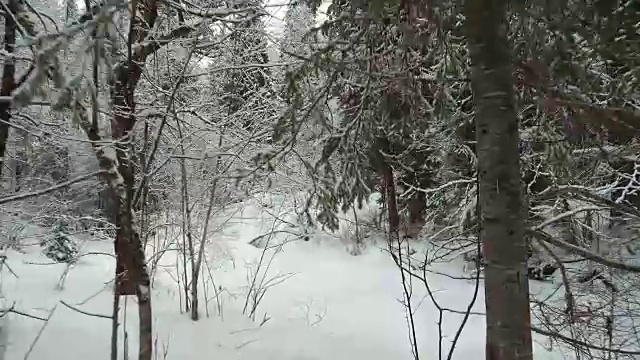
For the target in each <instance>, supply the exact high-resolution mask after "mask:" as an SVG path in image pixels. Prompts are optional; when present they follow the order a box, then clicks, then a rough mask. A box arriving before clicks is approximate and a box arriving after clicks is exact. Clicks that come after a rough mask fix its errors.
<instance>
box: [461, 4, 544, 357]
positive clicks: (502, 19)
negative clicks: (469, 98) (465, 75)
mask: <svg viewBox="0 0 640 360" xmlns="http://www.w3.org/2000/svg"><path fill="white" fill-rule="evenodd" d="M507 3H508V1H507V0H467V1H466V3H465V15H466V19H467V20H466V21H467V23H466V30H467V34H468V42H469V50H470V54H471V66H472V67H471V86H472V90H473V98H474V103H475V115H476V119H475V121H476V139H477V154H478V180H479V198H480V209H481V226H482V228H481V232H480V241H481V242H482V244H483V250H484V256H485V260H486V263H487V264H486V267H485V302H486V313H487V316H486V322H487V343H486V359H487V360H516V359H519V360H531V359H532V358H533V355H532V344H531V329H530V327H531V318H530V313H529V283H528V281H527V266H526V262H527V245H526V241H525V237H524V228H523V226H524V225H523V220H524V219H523V217H524V209H523V202H522V189H521V185H520V164H519V153H518V137H519V136H518V120H517V116H516V109H515V100H514V92H513V78H512V69H511V55H510V48H509V42H508V38H507V29H508V23H507V19H506V9H507Z"/></svg>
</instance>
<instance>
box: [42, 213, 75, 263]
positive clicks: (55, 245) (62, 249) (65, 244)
mask: <svg viewBox="0 0 640 360" xmlns="http://www.w3.org/2000/svg"><path fill="white" fill-rule="evenodd" d="M40 246H42V247H43V248H44V249H42V253H43V254H44V255H45V256H46V257H48V258H49V259H51V260H53V261H55V262H60V263H62V262H64V263H71V262H73V261H74V259H75V258H76V256H77V255H78V248H77V246H76V244H75V243H74V242H73V240H71V239H70V238H69V235H68V234H67V230H66V227H65V226H64V225H63V224H61V223H58V224H56V225H54V226H53V229H52V230H51V235H50V236H48V237H46V238H45V239H44V240H43V241H42V242H41V243H40Z"/></svg>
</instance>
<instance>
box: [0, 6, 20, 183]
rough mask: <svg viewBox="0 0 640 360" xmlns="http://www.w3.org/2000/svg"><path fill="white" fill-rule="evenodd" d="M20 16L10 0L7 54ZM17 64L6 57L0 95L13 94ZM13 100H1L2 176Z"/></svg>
mask: <svg viewBox="0 0 640 360" xmlns="http://www.w3.org/2000/svg"><path fill="white" fill-rule="evenodd" d="M17 17H18V0H9V2H8V3H7V6H6V8H5V16H4V50H5V51H6V53H7V54H13V53H14V51H15V49H14V48H15V43H16V28H17V26H16V22H15V21H14V19H16V18H17ZM15 73H16V65H15V61H14V60H13V59H5V61H4V66H3V68H2V88H1V89H0V96H11V93H12V92H13V90H14V89H15V87H16V80H15ZM10 110H11V102H10V101H6V100H3V101H2V102H0V176H1V175H2V172H3V170H4V167H5V164H6V163H7V161H5V156H6V155H7V139H8V138H9V124H10V121H11V112H10Z"/></svg>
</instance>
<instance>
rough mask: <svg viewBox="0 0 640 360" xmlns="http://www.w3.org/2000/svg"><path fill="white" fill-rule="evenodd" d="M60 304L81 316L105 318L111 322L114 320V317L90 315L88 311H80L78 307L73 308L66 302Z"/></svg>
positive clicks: (62, 301)
mask: <svg viewBox="0 0 640 360" xmlns="http://www.w3.org/2000/svg"><path fill="white" fill-rule="evenodd" d="M60 303H61V304H62V305H64V306H66V307H68V308H69V309H71V310H73V311H77V312H79V313H80V314H83V315H88V316H95V317H99V318H103V319H109V320H112V319H113V316H111V315H102V314H95V313H90V312H87V311H84V310H80V309H78V308H76V307H73V306H71V305H69V304H67V303H66V302H64V300H60Z"/></svg>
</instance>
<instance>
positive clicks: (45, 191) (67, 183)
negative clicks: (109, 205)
mask: <svg viewBox="0 0 640 360" xmlns="http://www.w3.org/2000/svg"><path fill="white" fill-rule="evenodd" d="M103 173H104V171H97V172H94V173H90V174H85V175H82V176H79V177H77V178H74V179H71V180H69V181H65V182H63V183H60V184H58V185H55V186H52V187H49V188H46V189H42V190H36V191H32V192H28V193H24V194H18V195H12V196H7V197H3V198H0V205H1V204H6V203H8V202H12V201H18V200H24V199H28V198H32V197H36V196H40V195H44V194H48V193H50V192H53V191H56V190H59V189H62V188H65V187H68V186H70V185H73V184H75V183H78V182H81V181H84V180H87V179H89V178H92V177H95V176H98V175H101V174H103Z"/></svg>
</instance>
